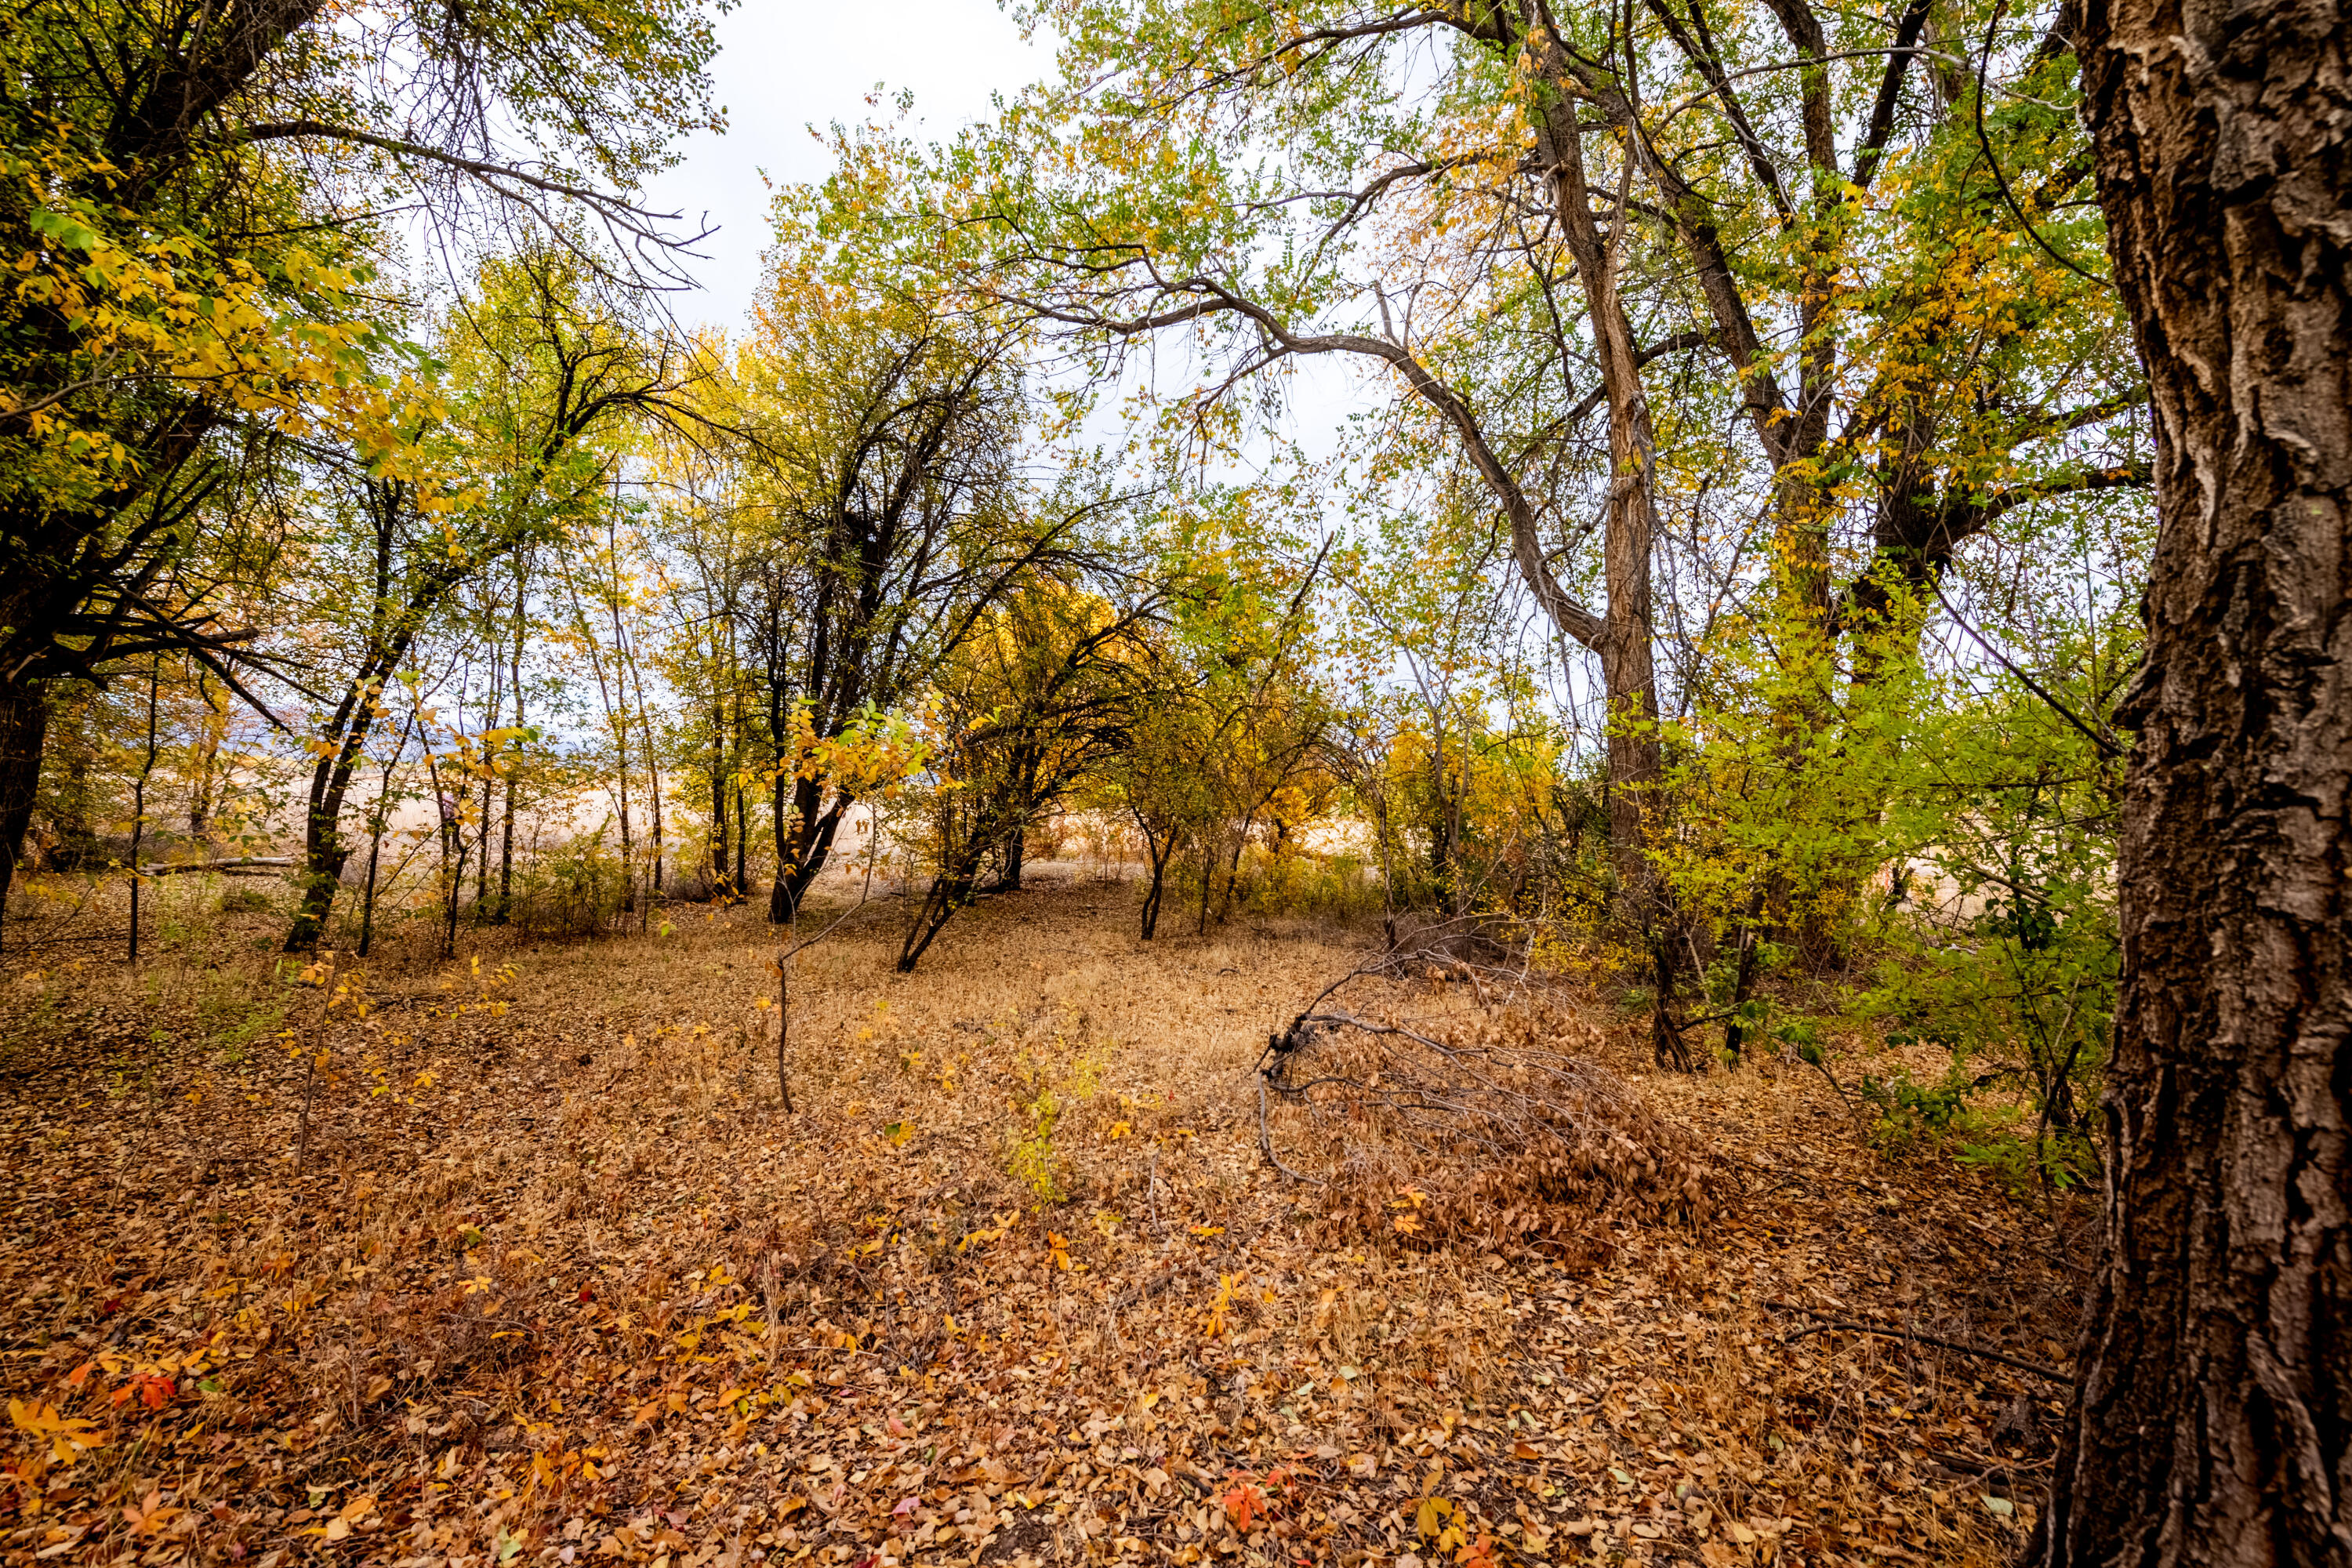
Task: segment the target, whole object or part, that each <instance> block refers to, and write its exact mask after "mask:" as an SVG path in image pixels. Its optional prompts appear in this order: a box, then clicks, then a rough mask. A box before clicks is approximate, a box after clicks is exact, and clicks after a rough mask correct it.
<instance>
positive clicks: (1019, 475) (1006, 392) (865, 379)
mask: <svg viewBox="0 0 2352 1568" xmlns="http://www.w3.org/2000/svg"><path fill="white" fill-rule="evenodd" d="M876 177H877V176H876V175H875V174H873V171H872V170H871V169H870V168H868V169H852V170H850V171H847V172H845V174H840V175H837V176H835V179H834V180H833V181H831V182H829V183H828V184H826V185H824V186H823V187H818V188H814V189H808V188H803V189H797V190H795V191H793V192H790V193H787V195H786V196H785V198H784V199H783V201H782V203H780V207H779V214H780V216H779V224H780V228H779V241H778V244H777V247H776V248H775V249H774V251H773V252H772V253H771V256H772V259H771V273H770V277H769V279H768V284H767V289H766V291H765V294H764V296H763V299H762V301H761V307H760V310H759V312H758V321H757V325H756V329H755V331H753V333H752V334H751V338H750V339H749V341H748V342H746V343H745V345H744V348H743V352H742V353H740V355H739V356H738V358H737V361H736V364H735V368H734V372H733V375H734V383H735V387H736V397H737V399H738V401H737V403H736V404H735V405H734V406H735V412H734V413H733V414H731V415H730V419H731V421H732V424H733V427H734V428H735V429H736V430H737V431H738V432H739V433H740V443H741V444H740V452H741V454H742V463H743V468H742V486H743V496H742V501H743V508H744V514H745V517H746V523H745V526H746V527H747V528H748V529H751V531H753V534H754V537H753V538H752V539H751V541H750V542H748V544H747V553H746V555H745V557H744V559H743V562H742V563H741V568H740V569H741V570H742V571H743V572H744V574H745V576H746V579H747V587H746V589H745V591H744V593H743V594H742V595H740V599H739V603H740V605H741V612H740V613H741V614H742V616H743V617H744V620H745V622H746V623H747V624H746V626H745V627H744V631H743V635H742V642H743V645H744V646H745V647H746V648H747V649H748V650H749V652H750V656H751V659H752V660H753V662H754V663H755V664H756V665H757V666H758V668H759V672H760V677H759V678H760V685H761V696H762V701H761V707H762V709H763V710H764V711H763V712H762V714H761V721H762V723H763V725H764V728H765V731H766V734H767V735H768V737H769V738H770V741H771V743H772V745H774V746H775V747H776V754H775V756H774V758H773V760H772V763H771V764H770V765H769V766H768V767H767V768H766V769H765V770H764V772H765V773H766V774H767V776H768V777H769V778H770V779H771V780H772V788H771V793H770V796H769V805H770V810H771V812H772V817H773V827H774V833H775V843H776V854H777V866H778V869H777V875H776V880H775V884H774V886H773V888H772V890H771V893H770V900H769V912H770V918H771V919H772V920H774V921H778V922H780V923H782V922H784V921H790V920H792V919H793V913H794V911H795V910H797V909H798V907H799V904H800V900H801V899H802V897H803V895H804V894H805V893H806V892H807V890H808V888H809V886H810V884H811V883H812V882H814V880H815V879H816V877H817V876H818V874H819V873H820V872H822V871H823V870H824V866H825V863H826V860H827V858H828V857H829V856H830V855H831V853H832V850H833V845H834V840H835V836H836V834H837V833H838V832H839V831H840V828H841V825H842V823H843V821H844V820H845V816H846V814H847V812H848V810H849V808H850V806H851V805H852V804H853V803H854V801H855V798H856V796H855V795H854V793H853V792H851V791H850V790H848V789H846V788H845V787H844V786H843V784H842V783H841V781H838V780H835V779H831V778H828V777H827V776H825V775H824V773H823V772H822V771H820V770H813V769H811V768H808V767H805V766H803V764H802V760H801V759H800V758H798V757H796V756H794V755H793V754H792V753H791V747H792V746H793V744H796V743H797V742H794V741H793V737H794V736H795V735H798V734H803V733H805V734H806V735H809V736H813V737H814V739H815V740H816V741H819V742H829V741H831V740H833V739H835V738H836V737H838V736H840V735H842V734H843V733H845V731H848V730H850V729H851V728H853V727H855V726H857V725H859V724H861V723H864V722H865V721H866V720H867V719H868V717H869V716H870V715H872V714H874V713H877V712H888V711H891V710H896V709H898V708H900V707H903V706H904V705H905V704H906V703H907V702H908V701H909V700H911V699H912V698H913V697H914V695H915V694H916V693H917V692H918V691H919V689H920V688H921V686H922V685H923V683H924V682H925V681H926V680H927V679H929V676H930V674H931V672H932V671H933V670H935V669H937V668H940V666H941V665H942V663H943V662H944V661H945V660H947V659H948V658H950V657H951V656H952V655H953V654H954V652H955V650H956V649H957V648H959V647H961V645H962V642H963V640H964V639H965V638H966V637H971V636H972V635H973V634H974V632H975V630H976V628H977V627H978V626H980V624H981V622H982V617H983V616H984V615H985V614H986V613H987V611H988V610H989V609H990V607H991V606H992V605H996V604H998V603H999V602H1001V600H1002V599H1003V596H1004V595H1006V594H1008V593H1009V592H1011V591H1012V590H1013V587H1014V586H1015V584H1018V583H1019V582H1020V581H1022V580H1023V578H1024V574H1026V573H1029V572H1031V571H1033V570H1035V569H1037V568H1039V567H1040V566H1044V565H1050V564H1053V563H1056V562H1059V561H1064V560H1065V559H1066V556H1065V553H1064V552H1063V551H1062V549H1061V545H1060V541H1062V540H1063V538H1064V537H1065V535H1066V534H1067V533H1068V532H1069V531H1070V530H1071V529H1072V528H1073V527H1074V526H1076V524H1077V523H1078V522H1079V521H1082V520H1083V519H1085V518H1086V517H1087V516H1090V515H1092V514H1093V513H1094V512H1095V511H1096V510H1099V508H1100V507H1101V506H1102V505H1103V504H1107V503H1105V502H1102V501H1101V500H1097V499H1086V498H1081V499H1079V500H1074V501H1072V502H1070V503H1069V504H1068V505H1066V506H1064V505H1060V504H1058V503H1055V502H1053V501H1052V500H1041V499H1040V498H1039V497H1038V496H1037V495H1036V494H1035V489H1036V487H1035V486H1034V485H1033V483H1032V481H1031V479H1030V477H1029V476H1028V475H1027V474H1026V473H1025V472H1024V468H1023V460H1024V441H1025V439H1026V437H1027V435H1028V422H1029V417H1030V413H1031V410H1030V407H1029V405H1028V403H1027V401H1026V393H1025V379H1024V371H1025V362H1024V343H1023V341H1022V338H1021V335H1020V333H1019V332H1018V331H1017V329H1015V328H1013V327H1012V326H1009V325H1008V324H1007V323H1005V322H1004V321H1003V320H1002V319H1000V318H994V317H992V316H991V315H989V314H988V313H986V312H970V311H961V310H956V309H954V308H952V306H951V302H950V301H949V300H946V299H944V298H943V297H942V296H940V294H939V293H937V292H936V291H935V290H933V289H930V287H929V284H928V283H927V280H926V279H923V278H922V277H920V276H919V275H918V276H911V277H906V278H903V279H902V278H898V277H897V276H895V275H893V274H891V273H890V272H889V271H888V270H887V268H886V267H884V265H883V262H882V258H881V257H880V256H879V255H877V251H878V250H879V249H880V248H881V247H883V244H884V240H885V238H886V237H881V236H877V235H873V234H869V233H866V232H863V231H862V230H861V229H860V228H859V225H860V224H861V223H862V222H863V221H864V216H863V215H864V214H865V212H866V203H865V201H864V200H863V195H862V193H863V189H864V187H863V185H862V184H861V183H860V182H861V180H866V179H872V178H876ZM844 230H846V231H847V237H846V238H843V237H841V233H842V231H844ZM901 284H903V285H904V287H901V286H900V285H901Z"/></svg>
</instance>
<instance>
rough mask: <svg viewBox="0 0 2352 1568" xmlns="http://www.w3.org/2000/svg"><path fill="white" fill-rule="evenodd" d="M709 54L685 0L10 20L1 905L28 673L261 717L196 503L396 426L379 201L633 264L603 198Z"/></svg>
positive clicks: (397, 398)
mask: <svg viewBox="0 0 2352 1568" xmlns="http://www.w3.org/2000/svg"><path fill="white" fill-rule="evenodd" d="M712 47H713V45H712V39H711V35H710V29H709V20H708V18H707V17H706V16H704V14H703V8H702V5H701V4H700V0H597V3H595V4H587V3H583V0H562V3H560V4H557V5H541V4H538V3H537V0H532V3H530V4H517V3H511V0H490V3H489V4H485V5H465V6H447V5H441V4H439V3H438V0H413V3H403V4H394V5H383V6H376V7H369V8H365V9H364V10H362V11H359V12H353V11H352V10H351V9H350V8H348V7H343V6H336V5H326V4H324V3H323V0H256V3H254V4H250V5H219V4H217V3H215V0H160V3H155V4H149V3H146V0H139V3H135V4H134V3H131V0H96V3H93V4H86V5H83V4H77V5H47V4H44V5H28V6H23V7H19V8H18V9H17V10H16V12H14V13H12V14H11V16H10V19H9V25H8V26H7V27H6V29H5V31H0V81H5V84H6V85H5V87H4V88H0V251H5V254H6V255H7V256H8V257H9V258H10V260H11V266H12V267H13V268H15V271H14V275H13V277H14V281H13V282H12V284H11V287H10V288H9V289H8V290H7V291H6V294H5V300H0V769H5V770H7V771H5V772H0V899H5V894H6V889H7V884H8V880H9V879H10V877H11V875H12V874H13V871H14V868H15V863H16V852H17V848H18V846H19V845H20V843H21V842H22V836H23V831H24V826H25V823H26V819H27V816H28V813H29V804H28V803H29V801H30V799H31V795H32V791H33V789H34V787H35V784H34V782H33V781H34V779H35V777H36V776H37V772H38V768H39V765H40V754H41V748H42V741H43V736H44V733H45V727H46V703H47V698H46V691H47V684H48V683H50V682H53V681H58V680H102V679H105V678H106V675H107V672H108V671H109V670H110V668H115V667H118V666H121V665H123V664H125V663H126V662H129V663H136V662H137V661H139V660H142V659H144V658H150V657H152V655H154V654H156V653H159V652H165V651H172V652H179V653H184V654H185V655H187V656H189V657H191V658H195V659H197V660H199V661H200V662H203V663H205V664H206V665H207V666H208V667H209V668H211V670H212V672H213V673H214V675H215V676H216V677H217V678H218V679H222V680H223V681H224V682H226V683H227V684H228V685H230V686H231V687H232V688H233V689H237V690H238V691H239V692H240V694H241V695H245V696H246V697H247V700H249V701H251V702H252V703H253V706H254V707H255V708H256V709H257V710H261V711H265V712H266V711H268V710H267V709H266V707H264V705H263V704H261V703H260V702H259V701H258V700H255V699H254V698H253V697H252V695H251V693H250V692H249V691H247V689H246V687H245V679H247V678H249V677H250V675H251V674H252V673H253V668H252V660H251V658H249V657H248V655H247V652H246V650H247V648H248V647H249V645H250V644H252V643H253V642H254V641H255V640H256V639H257V637H260V635H261V633H262V630H263V628H261V627H258V626H250V625H241V624H238V623H236V622H235V621H232V620H224V619H223V618H222V616H223V615H224V614H225V610H224V606H223V598H224V595H222V594H220V593H219V592H217V591H216V590H218V589H219V588H220V587H221V586H222V579H221V577H220V576H219V575H218V574H215V572H213V571H212V570H210V569H209V566H210V564H211V563H210V562H209V560H208V557H207V555H206V552H205V545H206V540H205V529H203V528H202V527H201V526H200V522H201V520H202V517H203V503H204V502H205V500H207V499H208V498H210V497H212V496H213V495H214V494H215V492H216V491H218V490H219V489H221V487H222V486H223V484H224V482H225V479H224V469H226V468H233V467H234V466H235V460H236V453H237V452H238V451H239V450H240V449H241V448H243V447H247V446H248V445H249V444H250V443H251V442H252V441H253V440H254V439H256V438H257V437H261V436H264V435H271V434H274V435H280V436H283V435H297V436H304V437H310V436H316V435H320V434H322V433H323V434H329V435H331V436H335V437H348V438H350V439H352V441H354V442H355V443H356V444H357V445H358V446H360V447H363V448H366V449H368V453H369V458H370V460H373V459H374V458H376V457H378V456H381V455H383V454H384V453H386V452H389V451H391V450H393V449H394V448H395V447H397V445H398V444H399V440H400V429H399V427H400V426H401V425H402V424H403V422H404V412H405V410H406V409H407V407H408V406H409V405H410V404H411V403H412V402H413V401H414V400H415V395H416V391H417V389H416V388H415V386H414V385H413V384H411V382H410V378H409V377H408V375H407V374H405V373H406V371H407V370H409V369H410V368H412V367H411V366H410V365H409V364H407V363H405V361H406V356H405V355H404V353H402V352H401V345H400V344H398V343H397V342H396V341H394V338H393V337H392V336H391V335H390V334H388V333H386V332H384V331H382V330H380V328H379V327H378V325H377V324H376V323H377V318H378V317H380V316H381V315H382V314H383V301H382V299H381V296H380V293H379V292H378V290H377V289H374V288H373V287H371V285H372V284H373V283H374V282H375V281H376V279H375V269H376V266H377V263H378V262H379V261H380V260H381V259H382V258H383V257H384V255H385V254H386V253H387V247H386V240H387V237H388V232H389V231H388V228H387V226H385V225H384V224H383V221H382V215H383V212H384V211H386V210H388V209H394V208H397V207H400V206H402V205H405V204H407V203H409V202H412V201H419V200H421V201H422V202H423V203H424V205H425V206H426V207H427V208H428V209H429V210H431V211H433V212H434V213H436V214H437V215H438V216H440V217H442V218H444V219H454V218H456V217H457V216H459V215H460V213H461V211H462V210H463V208H464V207H465V206H466V205H468V201H469V199H473V200H478V199H487V200H488V202H489V203H491V204H492V206H493V208H494V209H495V210H498V211H500V212H502V213H504V214H506V215H509V216H511V215H514V214H518V213H520V214H522V215H526V216H529V217H530V219H531V220H532V221H537V218H538V217H539V216H542V215H544V213H545V212H546V210H547V207H546V204H550V203H558V204H563V205H569V206H572V207H573V208H575V209H585V210H586V211H588V212H590V213H593V215H594V216H596V217H597V218H598V219H600V220H601V222H602V224H603V226H604V229H605V231H606V234H607V235H608V236H609V237H611V238H612V239H614V240H615V241H617V242H618V245H617V254H620V255H624V256H629V257H635V258H639V259H640V260H642V261H643V262H645V263H647V264H650V265H652V266H654V267H656V268H659V267H660V266H662V265H663V261H664V258H665V257H666V256H667V251H666V249H665V246H666V245H667V240H666V238H665V237H664V236H663V235H662V233H661V232H660V229H659V226H658V224H657V223H656V222H655V220H654V219H653V217H652V215H648V214H646V213H644V212H642V211H640V210H639V209H637V208H635V207H634V206H631V205H629V204H628V203H627V202H626V201H625V199H623V198H622V197H621V196H618V195H614V194H612V192H613V191H614V190H619V191H625V190H626V189H627V188H629V187H630V186H631V185H632V184H634V182H635V181H636V180H637V179H638V178H639V177H641V176H642V175H643V174H645V173H646V171H647V170H649V169H651V168H653V167H656V166H658V164H659V163H661V161H662V157H663V148H664V145H665V142H666V139H667V134H668V133H669V132H672V131H674V130H675V129H677V128H678V127H679V126H681V125H686V124H708V123H711V122H713V120H714V116H713V115H712V114H711V113H710V111H709V106H708V101H707V96H706V94H707V89H708V85H709V84H708V80H707V78H706V77H705V76H704V73H703V68H704V66H705V64H706V63H707V62H708V60H709V56H710V53H711V50H712ZM502 139H503V141H502ZM511 142H520V144H521V148H520V151H518V152H509V150H508V147H507V143H511ZM533 154H536V156H533ZM594 182H602V183H603V184H604V187H605V188H604V189H601V190H600V189H598V188H594V185H593V183H594ZM622 265H624V266H626V263H625V262H624V263H622ZM175 580H176V581H175ZM236 580H238V581H248V580H247V579H236Z"/></svg>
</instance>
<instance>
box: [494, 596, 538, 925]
mask: <svg viewBox="0 0 2352 1568" xmlns="http://www.w3.org/2000/svg"><path fill="white" fill-rule="evenodd" d="M529 632H530V552H529V551H523V552H519V553H518V554H517V555H516V556H515V616H514V657H513V658H512V660H511V661H510V662H509V664H508V666H507V685H508V687H509V689H511V690H512V691H513V693H514V697H513V702H514V721H515V728H516V729H518V730H520V729H521V728H523V720H524V712H523V708H524V703H525V697H524V693H523V687H522V645H523V640H524V638H525V637H526V636H527V635H528V634H529ZM516 771H518V770H514V769H509V771H508V773H507V787H506V810H505V813H504V814H503V820H502V821H501V822H500V824H499V907H498V911H497V919H498V923H499V924H500V925H504V924H505V923H506V921H507V911H508V910H509V908H511V907H512V905H513V903H514V824H515V773H516Z"/></svg>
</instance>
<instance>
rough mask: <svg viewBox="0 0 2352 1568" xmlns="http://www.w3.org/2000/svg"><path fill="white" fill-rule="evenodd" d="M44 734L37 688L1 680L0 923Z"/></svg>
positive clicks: (28, 822) (42, 700) (36, 783)
mask: <svg viewBox="0 0 2352 1568" xmlns="http://www.w3.org/2000/svg"><path fill="white" fill-rule="evenodd" d="M48 734H49V704H48V700H47V698H46V697H44V696H42V694H41V689H40V688H39V687H37V686H19V685H16V684H14V683H13V682H0V921H5V916H6V911H7V908H8V889H9V887H10V885H11V884H12V883H14V882H15V881H16V857H17V856H18V855H19V854H21V853H22V852H23V851H24V847H25V829H26V828H27V827H29V826H32V821H33V797H34V795H37V793H39V789H40V783H41V746H42V744H43V742H46V741H47V739H48Z"/></svg>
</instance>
